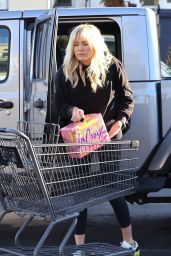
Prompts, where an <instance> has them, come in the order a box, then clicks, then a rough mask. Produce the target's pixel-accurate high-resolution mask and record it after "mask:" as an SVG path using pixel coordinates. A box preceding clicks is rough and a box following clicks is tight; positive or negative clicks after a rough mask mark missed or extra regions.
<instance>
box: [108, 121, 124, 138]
mask: <svg viewBox="0 0 171 256" xmlns="http://www.w3.org/2000/svg"><path fill="white" fill-rule="evenodd" d="M121 128H122V122H121V121H117V122H116V123H114V124H113V125H112V127H111V129H110V131H109V136H110V138H113V137H114V136H115V135H117V134H118V132H119V131H120V130H121Z"/></svg>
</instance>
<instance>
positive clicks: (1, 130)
mask: <svg viewBox="0 0 171 256" xmlns="http://www.w3.org/2000/svg"><path fill="white" fill-rule="evenodd" d="M0 132H1V133H12V134H15V135H18V136H21V137H23V138H25V139H27V140H28V137H27V136H26V135H25V134H24V133H23V132H20V131H19V130H16V129H10V128H0Z"/></svg>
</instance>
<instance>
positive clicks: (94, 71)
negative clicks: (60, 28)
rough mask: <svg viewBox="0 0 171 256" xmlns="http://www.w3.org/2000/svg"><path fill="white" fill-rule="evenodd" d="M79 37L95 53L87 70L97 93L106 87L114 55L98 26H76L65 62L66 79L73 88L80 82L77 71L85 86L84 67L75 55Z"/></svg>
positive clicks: (93, 88) (70, 39)
mask: <svg viewBox="0 0 171 256" xmlns="http://www.w3.org/2000/svg"><path fill="white" fill-rule="evenodd" d="M78 35H79V36H80V37H81V38H83V39H84V40H86V41H87V42H88V44H89V46H90V48H91V50H92V52H93V57H92V59H91V64H90V66H89V67H88V68H87V76H88V78H89V79H90V82H91V87H92V90H93V92H96V91H97V88H98V87H103V85H104V81H105V79H106V73H107V70H108V67H109V65H110V63H111V60H112V55H111V54H110V52H109V50H108V47H107V45H106V43H105V42H104V38H103V36H102V35H101V33H100V30H99V29H98V28H97V27H96V26H94V25H90V24H81V25H79V26H76V27H75V28H74V29H73V30H72V32H71V34H70V38H69V42H68V45H67V48H66V54H65V57H64V62H63V70H64V74H65V78H66V80H69V81H70V82H71V84H72V85H73V87H76V86H77V84H78V80H79V76H78V74H77V70H79V72H80V76H81V79H82V80H83V82H84V85H85V72H83V69H82V67H83V65H82V63H81V62H79V61H78V60H77V59H76V57H75V54H74V43H75V40H76V37H77V36H78Z"/></svg>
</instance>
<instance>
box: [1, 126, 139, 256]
mask: <svg viewBox="0 0 171 256" xmlns="http://www.w3.org/2000/svg"><path fill="white" fill-rule="evenodd" d="M58 139H59V127H58V126H57V125H54V124H35V123H34V124H31V123H27V122H24V123H20V125H19V130H15V129H6V128H1V129H0V184H1V191H2V194H3V203H4V204H5V207H6V210H7V211H13V212H15V213H19V214H28V215H29V216H30V217H29V219H28V220H27V221H26V223H24V225H23V226H22V227H21V228H20V230H19V231H18V232H17V234H16V237H15V242H16V245H20V242H19V239H20V237H21V234H22V233H23V231H24V229H25V228H26V227H27V225H28V224H29V223H30V222H31V221H32V219H33V218H34V217H40V218H42V217H43V218H48V219H49V220H50V224H49V225H48V227H47V229H46V230H45V232H44V234H43V236H42V237H41V239H40V240H39V242H38V244H37V245H36V247H35V249H34V252H33V253H32V254H31V255H38V253H39V252H40V250H41V248H42V246H43V244H44V242H45V240H46V239H47V237H48V236H49V234H50V232H51V231H52V229H53V228H54V227H55V226H56V225H57V223H59V222H62V221H65V220H69V219H73V222H72V224H71V226H70V228H69V230H68V232H67V234H66V235H65V237H64V239H63V241H62V242H61V244H60V246H59V248H58V255H60V256H61V255H65V256H66V255H85V256H87V255H106V256H109V255H111V256H112V255H130V252H129V251H126V250H122V249H120V248H116V247H115V246H113V247H112V246H111V245H106V247H105V246H104V244H103V246H102V245H100V244H99V245H98V244H95V246H91V245H85V246H83V247H81V249H80V250H78V249H79V247H78V246H75V247H76V248H75V247H72V248H70V247H67V246H66V247H65V245H66V243H67V241H68V239H69V237H70V236H71V234H72V232H73V230H74V228H75V226H76V220H77V216H78V214H79V212H80V211H82V210H83V209H85V208H88V207H91V206H94V205H96V204H98V203H102V202H105V201H109V200H111V199H114V198H117V197H121V196H127V195H130V194H132V193H134V192H135V185H136V179H137V177H136V170H137V160H138V158H137V156H136V154H137V150H138V147H139V143H138V141H114V142H110V143H105V144H104V143H100V142H99V143H98V150H96V151H94V150H93V151H92V145H93V143H91V144H88V143H86V144H73V143H72V144H69V143H68V144H64V143H58ZM96 144H97V143H96ZM99 145H100V147H99ZM81 147H84V148H83V149H84V151H88V155H87V156H85V157H83V158H78V157H76V156H77V154H78V155H79V150H80V148H81ZM93 148H94V147H93ZM99 246H100V247H99ZM102 247H103V249H104V248H105V249H104V250H103V251H104V253H103V254H100V253H99V254H98V253H97V250H99V252H101V253H102V249H100V248H102ZM68 248H69V249H68ZM83 248H84V249H83ZM111 248H112V250H113V252H111ZM0 249H2V250H4V251H6V252H8V251H9V250H6V249H5V248H0ZM75 250H76V251H77V252H78V251H80V252H81V253H82V254H74V253H75V252H74V251H75ZM83 250H84V251H83ZM12 253H13V254H16V255H28V254H19V253H17V252H15V250H14V251H13V252H12ZM29 255H30V254H29ZM56 255H57V254H56Z"/></svg>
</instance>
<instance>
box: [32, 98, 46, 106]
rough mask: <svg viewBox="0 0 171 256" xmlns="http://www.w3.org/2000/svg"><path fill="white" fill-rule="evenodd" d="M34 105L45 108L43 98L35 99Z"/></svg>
mask: <svg viewBox="0 0 171 256" xmlns="http://www.w3.org/2000/svg"><path fill="white" fill-rule="evenodd" d="M33 107H34V108H41V109H42V108H44V102H43V100H42V99H40V98H39V99H38V100H36V101H34V103H33Z"/></svg>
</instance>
